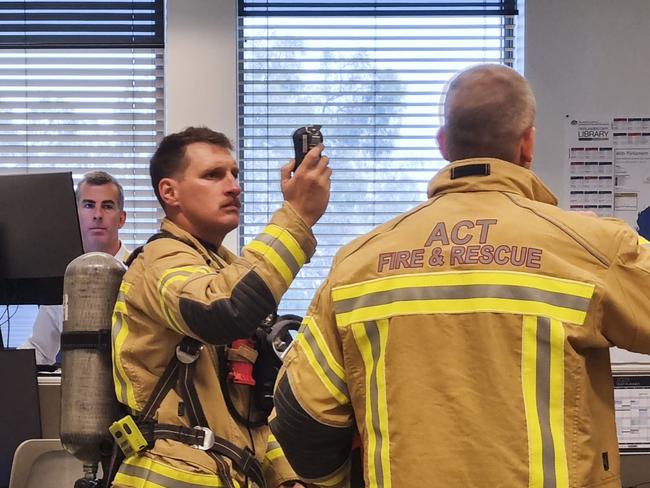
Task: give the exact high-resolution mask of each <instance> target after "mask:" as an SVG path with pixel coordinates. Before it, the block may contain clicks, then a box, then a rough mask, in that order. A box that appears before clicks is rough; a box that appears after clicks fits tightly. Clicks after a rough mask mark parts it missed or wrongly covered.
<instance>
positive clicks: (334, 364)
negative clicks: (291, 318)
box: [303, 316, 345, 382]
mask: <svg viewBox="0 0 650 488" xmlns="http://www.w3.org/2000/svg"><path fill="white" fill-rule="evenodd" d="M305 319H307V317H305ZM303 323H305V324H306V325H305V327H308V328H309V330H310V332H311V333H312V335H313V336H314V339H316V343H317V344H318V348H319V349H320V351H321V352H322V353H323V356H325V361H326V362H327V365H328V366H329V367H330V369H331V370H332V371H333V372H334V374H335V375H336V376H338V377H339V378H340V379H341V381H343V382H345V371H343V367H342V366H341V365H340V364H339V363H338V361H337V360H336V359H334V356H333V355H332V352H331V351H330V348H329V347H327V343H326V342H325V337H323V333H322V332H321V331H320V329H319V328H318V325H317V324H316V319H315V318H314V317H312V316H310V317H309V320H303Z"/></svg>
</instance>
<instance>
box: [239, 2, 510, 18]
mask: <svg viewBox="0 0 650 488" xmlns="http://www.w3.org/2000/svg"><path fill="white" fill-rule="evenodd" d="M516 3H517V2H516V0H482V1H476V2H471V1H467V0H447V1H442V0H435V1H425V0H419V1H414V2H407V1H404V2H401V1H399V0H397V1H396V0H374V1H367V2H363V1H346V0H321V1H319V2H302V3H301V4H300V5H296V2H295V1H291V0H284V1H282V0H277V1H273V0H240V2H239V15H240V16H242V17H243V16H261V17H277V16H299V17H305V16H342V17H347V16H350V15H355V16H360V15H364V16H372V17H377V16H380V15H390V16H396V15H415V16H423V15H445V16H452V15H481V16H483V15H515V14H516V13H517V8H516V7H517V5H516Z"/></svg>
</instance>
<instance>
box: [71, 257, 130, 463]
mask: <svg viewBox="0 0 650 488" xmlns="http://www.w3.org/2000/svg"><path fill="white" fill-rule="evenodd" d="M125 270H126V268H125V266H124V265H123V264H122V263H121V262H119V261H118V260H117V259H115V258H114V257H113V256H111V255H110V254H106V253H102V252H91V253H87V254H84V255H82V256H79V257H78V258H76V259H75V260H74V261H72V262H71V263H70V264H69V265H68V267H67V268H66V271H65V278H64V281H63V334H62V335H61V351H62V364H61V370H62V371H61V442H62V443H63V445H64V446H65V448H66V449H67V450H68V451H69V452H70V453H71V454H73V455H74V456H75V457H76V458H77V459H80V460H81V461H83V462H84V463H86V464H96V463H98V462H99V461H100V459H101V458H102V457H103V456H106V455H107V454H109V453H107V450H110V445H111V437H110V434H109V432H108V427H109V426H110V425H111V423H112V422H113V421H115V420H116V419H117V418H118V415H119V406H118V403H117V400H116V398H115V392H114V389H113V373H112V365H111V318H112V315H113V306H114V305H115V300H116V298H117V294H118V291H119V288H120V282H121V280H122V276H123V275H124V272H125Z"/></svg>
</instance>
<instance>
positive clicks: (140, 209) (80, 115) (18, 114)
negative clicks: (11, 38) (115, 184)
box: [0, 48, 164, 247]
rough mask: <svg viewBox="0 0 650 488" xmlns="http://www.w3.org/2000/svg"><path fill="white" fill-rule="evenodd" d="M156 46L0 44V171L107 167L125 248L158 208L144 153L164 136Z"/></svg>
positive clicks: (148, 227) (151, 227)
mask: <svg viewBox="0 0 650 488" xmlns="http://www.w3.org/2000/svg"><path fill="white" fill-rule="evenodd" d="M163 103H164V100H163V52H162V50H161V49H153V48H152V49H146V48H140V49H138V50H131V49H119V48H118V49H61V50H58V49H57V50H55V49H47V50H41V49H29V50H27V51H25V50H13V49H12V50H1V49H0V173H34V172H42V173H47V172H56V171H72V173H73V179H74V181H75V184H76V183H78V181H79V180H80V179H81V178H82V177H83V175H84V173H86V172H88V171H92V170H103V171H107V172H109V173H110V174H112V175H113V176H115V177H116V178H117V179H118V181H119V182H120V183H121V184H122V186H123V187H124V191H125V210H126V211H127V214H128V215H127V220H126V224H125V226H124V227H123V228H122V230H121V231H120V237H121V239H122V240H123V241H124V242H125V243H126V244H127V246H129V247H133V246H135V245H136V244H138V243H141V242H143V241H145V240H146V239H147V237H149V236H150V235H151V234H153V233H154V232H155V230H156V228H157V221H158V219H159V218H160V216H161V211H160V209H159V206H158V204H157V202H156V198H155V195H154V194H153V191H152V190H151V184H150V182H149V158H150V157H151V154H152V153H153V151H154V150H155V148H156V144H157V142H158V141H159V140H160V138H161V137H162V135H163V129H164V118H163Z"/></svg>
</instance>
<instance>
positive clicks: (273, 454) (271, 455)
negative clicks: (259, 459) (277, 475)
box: [264, 447, 284, 461]
mask: <svg viewBox="0 0 650 488" xmlns="http://www.w3.org/2000/svg"><path fill="white" fill-rule="evenodd" d="M264 457H266V459H268V460H269V461H275V460H276V459H278V458H282V457H284V452H282V449H281V448H279V447H277V448H275V449H271V450H270V451H267V453H266V455H265V456H264Z"/></svg>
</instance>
